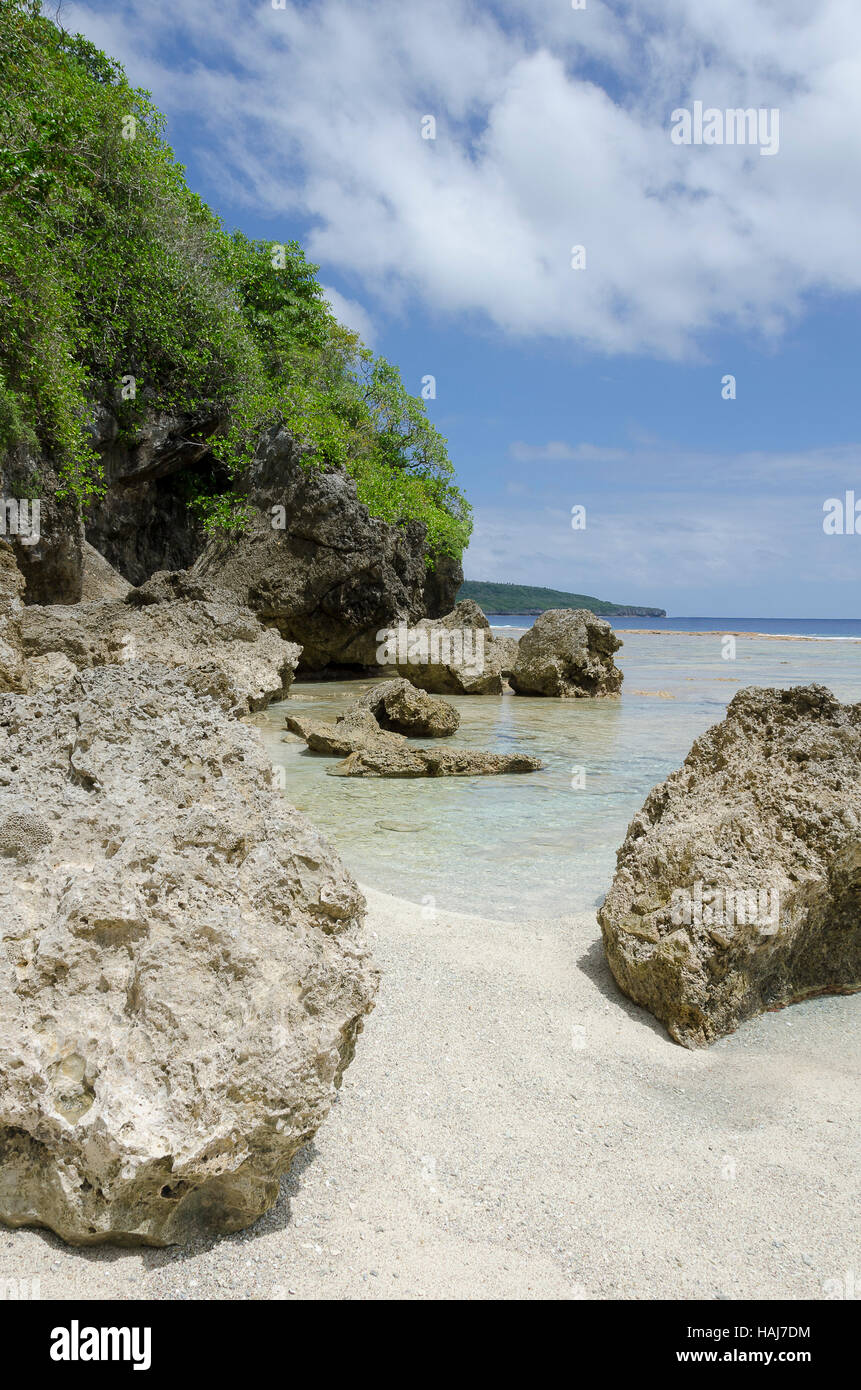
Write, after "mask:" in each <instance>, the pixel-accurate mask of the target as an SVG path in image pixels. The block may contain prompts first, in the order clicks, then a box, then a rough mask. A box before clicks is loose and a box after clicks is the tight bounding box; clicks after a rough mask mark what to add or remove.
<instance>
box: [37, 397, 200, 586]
mask: <svg viewBox="0 0 861 1390" xmlns="http://www.w3.org/2000/svg"><path fill="white" fill-rule="evenodd" d="M141 397H142V399H143V400H144V402H145V405H144V410H143V415H142V419H141V421H140V424H139V425H138V428H137V432H136V434H135V435H134V437H133V438H131V439H129V437H128V435H127V433H126V432H125V431H120V429H119V425H118V423H117V419H116V417H115V415H114V413H113V411H112V410H111V409H110V408H109V407H108V406H107V405H104V404H102V405H100V406H98V407H97V408H96V409H95V411H94V413H93V418H92V441H93V447H94V448H95V450H96V451H97V453H98V454H99V457H100V461H101V466H102V470H103V475H104V482H105V491H104V495H103V496H101V497H99V498H96V499H95V500H94V502H93V503H92V505H91V506H90V507H89V509H88V513H87V523H86V529H87V540H88V541H90V542H91V543H92V545H94V546H95V548H96V550H97V551H98V552H99V554H100V555H103V556H104V557H105V559H107V560H108V561H109V563H110V564H111V565H113V567H114V568H115V569H116V570H118V571H119V572H120V574H122V575H123V576H124V578H126V579H127V580H128V581H129V583H130V584H142V583H143V582H144V581H145V580H146V579H147V578H148V576H149V575H151V574H152V573H153V572H154V571H155V570H166V569H170V570H179V569H185V568H187V567H188V566H189V565H190V564H192V563H193V562H194V560H195V559H196V558H197V556H198V555H199V554H200V552H201V550H202V549H203V547H204V545H205V544H206V539H207V537H206V532H205V530H204V529H203V526H202V525H201V522H200V518H199V517H198V516H197V515H196V514H195V512H194V511H192V510H191V508H190V507H189V505H188V490H187V482H188V480H189V478H191V479H193V480H197V478H199V476H200V472H199V470H201V469H202V470H203V472H204V473H205V472H206V471H207V469H208V468H210V467H211V464H210V463H209V460H208V456H209V442H208V441H209V437H210V436H211V434H212V432H213V430H214V429H215V428H216V425H217V423H218V422H217V420H216V419H215V418H214V417H213V416H212V415H211V414H210V413H209V412H208V411H207V410H206V409H202V410H200V411H197V412H191V413H189V414H185V415H179V414H177V415H168V414H164V413H162V412H159V411H157V410H156V409H155V408H154V406H153V404H152V401H151V400H148V399H147V397H148V393H147V391H146V390H143V391H142V392H141ZM40 601H41V602H43V603H50V602H56V601H57V600H56V599H51V598H45V599H42V600H40Z"/></svg>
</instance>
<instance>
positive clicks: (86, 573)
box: [81, 541, 129, 603]
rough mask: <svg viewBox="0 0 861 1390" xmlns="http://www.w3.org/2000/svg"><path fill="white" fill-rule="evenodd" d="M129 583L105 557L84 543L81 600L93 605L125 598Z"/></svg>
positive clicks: (87, 543)
mask: <svg viewBox="0 0 861 1390" xmlns="http://www.w3.org/2000/svg"><path fill="white" fill-rule="evenodd" d="M128 592H129V584H128V581H127V580H125V579H123V577H122V575H121V574H119V573H118V572H117V570H115V569H114V567H113V565H109V564H108V562H107V560H106V559H105V557H104V555H100V554H99V552H98V551H97V550H96V549H95V548H94V547H93V546H92V545H90V543H89V541H84V544H83V547H82V566H81V600H82V602H84V603H93V602H95V601H97V600H99V599H112V598H116V599H119V598H125V597H126V594H127V593H128Z"/></svg>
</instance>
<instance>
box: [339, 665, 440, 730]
mask: <svg viewBox="0 0 861 1390" xmlns="http://www.w3.org/2000/svg"><path fill="white" fill-rule="evenodd" d="M358 704H359V708H360V709H362V710H369V711H370V713H371V714H372V715H373V717H374V719H375V720H376V721H377V723H378V725H379V726H380V728H381V729H389V730H392V731H393V732H394V733H400V734H409V735H411V736H413V737H415V738H447V737H448V735H449V734H453V733H455V732H456V731H457V729H458V728H459V727H460V715H459V714H458V712H457V710H456V709H455V707H454V705H450V704H449V703H448V701H447V700H439V699H435V698H434V697H433V696H432V695H428V694H427V693H426V692H425V691H424V690H417V689H416V687H415V686H414V685H411V684H410V682H409V681H408V680H405V679H403V678H402V677H401V678H396V679H395V680H390V681H383V682H381V684H379V685H375V686H373V688H372V689H371V690H367V691H366V692H365V694H364V695H362V696H361V697H360V699H359V702H358Z"/></svg>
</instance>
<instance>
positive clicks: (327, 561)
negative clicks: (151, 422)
mask: <svg viewBox="0 0 861 1390" xmlns="http://www.w3.org/2000/svg"><path fill="white" fill-rule="evenodd" d="M247 487H248V511H249V523H248V528H247V533H246V534H243V535H241V536H240V537H238V538H235V539H233V540H223V539H219V538H215V539H211V540H210V541H209V542H208V544H207V545H206V548H205V550H204V551H203V553H202V554H201V555H200V556H199V558H198V559H197V560H196V562H195V564H194V566H193V567H192V570H191V575H192V577H193V578H194V579H196V580H199V581H201V582H202V583H204V584H205V585H215V586H217V587H219V588H226V589H228V590H229V591H230V593H231V594H232V595H233V597H234V600H235V601H236V602H238V603H240V604H242V605H243V606H244V607H247V608H251V609H252V610H253V611H254V612H255V613H256V614H257V615H258V616H259V617H260V618H261V619H262V620H263V621H264V622H265V623H267V624H273V625H275V626H276V627H277V628H278V631H279V632H280V633H281V635H282V636H283V637H285V638H287V639H288V640H289V641H291V642H299V643H300V644H301V645H302V647H303V649H304V650H303V654H302V667H303V669H305V670H321V669H323V668H325V667H327V666H329V665H331V664H337V665H365V664H373V662H374V661H375V655H374V653H375V650H376V646H377V643H376V638H375V634H376V632H377V630H378V629H380V628H384V627H389V626H391V625H392V624H393V623H396V622H397V621H398V620H399V618H400V617H402V616H403V617H404V618H405V620H406V621H411V620H417V619H418V618H420V617H423V616H424V615H425V614H426V613H427V612H428V611H429V607H430V604H431V603H438V602H440V601H441V600H442V599H447V600H448V601H450V600H451V598H453V596H454V594H455V593H456V591H457V587H458V585H459V584H460V583H461V582H462V576H461V574H460V569H459V567H458V566H456V565H454V562H448V564H447V565H441V566H440V572H439V573H438V574H437V575H436V578H435V581H434V584H433V585H429V584H428V570H427V565H426V556H427V546H426V542H425V538H426V529H425V527H424V525H423V524H422V523H420V522H410V523H409V524H408V525H406V526H390V525H388V524H387V523H386V522H384V521H380V520H379V519H378V518H376V517H371V516H370V515H369V514H368V509H367V507H365V506H364V504H363V503H361V502H359V500H358V498H357V495H356V484H355V482H354V480H353V479H352V478H351V477H349V475H348V474H347V473H346V472H344V471H343V470H342V469H332V470H330V471H322V470H321V469H319V468H317V467H314V466H309V464H308V461H307V460H305V462H304V463H303V460H302V453H301V450H300V449H298V448H297V445H296V444H295V442H294V440H293V439H292V438H291V437H290V435H289V434H288V433H287V432H286V430H283V429H272V430H270V431H268V432H267V433H266V434H265V435H264V436H263V438H262V439H261V441H260V444H259V446H258V448H257V450H256V452H255V455H254V458H253V460H252V463H251V465H250V467H249V470H248V474H247ZM430 611H432V612H433V611H439V609H433V608H430Z"/></svg>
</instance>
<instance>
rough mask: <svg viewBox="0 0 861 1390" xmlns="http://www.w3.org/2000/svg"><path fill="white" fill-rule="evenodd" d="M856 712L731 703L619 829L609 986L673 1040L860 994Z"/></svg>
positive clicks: (791, 703) (760, 699)
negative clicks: (833, 996)
mask: <svg viewBox="0 0 861 1390" xmlns="http://www.w3.org/2000/svg"><path fill="white" fill-rule="evenodd" d="M859 774H861V704H857V705H841V704H839V703H838V701H837V700H836V699H835V698H834V696H833V695H832V694H831V692H830V691H828V690H826V689H825V688H824V687H823V686H818V685H812V686H807V687H796V688H795V689H792V690H759V689H750V690H742V691H740V692H739V693H738V694H737V695H736V696H735V698H734V699H733V700H732V702H731V703H730V705H729V708H728V710H727V715H726V718H725V719H724V721H723V722H722V723H721V724H717V725H716V726H715V727H714V728H712V729H710V730H709V731H708V732H707V733H706V734H704V735H703V736H702V738H699V739H697V741H696V742H695V743H694V745H693V747H692V749H691V751H690V753H689V754H688V756H687V758H686V759H685V762H684V764H683V765H682V767H681V768H680V769H679V771H678V772H674V773H673V774H672V776H670V777H669V778H667V780H666V782H664V783H662V784H661V785H660V786H658V787H656V788H655V789H654V790H653V791H652V792H651V793H650V795H649V796H648V798H647V799H646V802H645V804H644V806H643V808H642V810H641V811H640V812H639V814H638V815H637V816H635V817H634V820H633V821H632V822H631V825H630V827H629V829H628V834H627V837H626V839H625V842H624V844H623V845H622V847H621V849H620V850H619V854H618V867H617V871H616V876H615V878H614V880H613V885H612V887H611V889H610V892H609V893H608V895H607V898H606V900H605V902H604V904H603V906H602V908H601V910H600V912H599V920H600V923H601V929H602V932H603V937H604V946H605V949H606V952H607V959H608V960H609V962H610V967H611V969H612V971H613V974H614V975H615V977H616V979H617V981H618V982H619V985H620V986H621V988H622V989H623V990H624V991H625V993H626V994H628V995H630V997H631V998H632V999H634V1000H635V1001H636V1002H637V1003H638V1004H642V1005H644V1006H645V1007H646V1008H647V1009H649V1010H651V1012H652V1013H653V1014H654V1015H655V1016H656V1017H657V1018H659V1019H661V1020H662V1021H663V1022H664V1023H666V1025H667V1028H668V1029H669V1031H670V1033H671V1035H672V1036H673V1037H674V1038H675V1039H676V1041H677V1042H681V1043H684V1044H685V1046H686V1047H701V1046H704V1045H706V1044H708V1043H710V1042H712V1041H713V1040H714V1039H715V1038H719V1037H720V1036H721V1035H722V1034H724V1033H729V1032H731V1031H732V1030H733V1029H735V1028H736V1027H737V1026H738V1025H739V1024H740V1023H741V1022H743V1021H744V1020H745V1019H748V1018H751V1017H753V1016H754V1015H756V1014H759V1013H762V1012H763V1011H764V1010H767V1009H777V1008H781V1007H782V1006H783V1005H785V1004H791V1003H794V1002H796V1001H797V1000H801V999H807V998H810V997H811V996H813V995H817V994H827V993H848V992H851V991H853V990H856V989H859V988H861V775H859Z"/></svg>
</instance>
